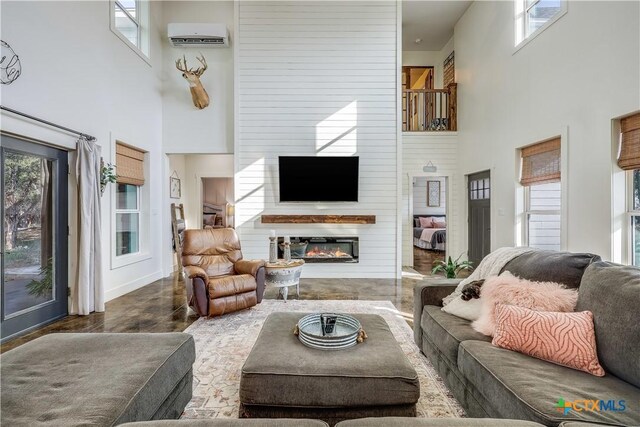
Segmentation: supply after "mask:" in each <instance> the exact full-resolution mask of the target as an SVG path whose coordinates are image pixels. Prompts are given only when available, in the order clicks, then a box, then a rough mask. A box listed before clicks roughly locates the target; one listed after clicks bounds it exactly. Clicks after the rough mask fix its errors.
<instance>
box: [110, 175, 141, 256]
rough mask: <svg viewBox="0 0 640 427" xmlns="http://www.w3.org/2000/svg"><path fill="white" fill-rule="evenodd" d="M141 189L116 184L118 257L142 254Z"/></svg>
mask: <svg viewBox="0 0 640 427" xmlns="http://www.w3.org/2000/svg"><path fill="white" fill-rule="evenodd" d="M140 189H141V187H140V186H138V185H132V184H120V183H118V184H116V256H122V255H129V254H135V253H138V252H140V216H141V215H140Z"/></svg>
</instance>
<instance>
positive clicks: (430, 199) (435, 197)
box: [427, 181, 440, 208]
mask: <svg viewBox="0 0 640 427" xmlns="http://www.w3.org/2000/svg"><path fill="white" fill-rule="evenodd" d="M427 206H428V207H431V208H439V207H440V181H427Z"/></svg>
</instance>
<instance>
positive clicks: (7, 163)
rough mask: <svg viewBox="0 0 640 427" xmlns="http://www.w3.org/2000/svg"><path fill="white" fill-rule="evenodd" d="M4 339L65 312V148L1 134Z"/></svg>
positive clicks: (0, 261)
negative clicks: (60, 148) (61, 148)
mask: <svg viewBox="0 0 640 427" xmlns="http://www.w3.org/2000/svg"><path fill="white" fill-rule="evenodd" d="M0 163H1V165H2V173H1V174H0V189H1V191H2V200H3V202H2V203H1V204H0V205H1V209H0V211H1V212H0V216H1V217H2V222H1V224H0V227H1V228H2V236H3V239H2V246H1V247H2V252H1V257H0V264H1V267H2V275H1V276H0V277H1V279H0V290H1V295H2V301H1V302H2V304H1V307H0V312H1V322H0V330H1V333H0V335H1V339H2V341H4V340H6V339H8V338H10V337H12V336H15V335H18V334H21V333H24V332H26V331H28V330H30V329H33V328H35V327H38V326H41V325H44V324H46V323H49V322H52V321H53V320H56V319H59V318H61V317H64V316H66V315H67V310H68V301H67V287H68V283H67V274H68V260H67V257H68V255H67V234H68V233H67V222H68V216H67V209H68V207H67V197H68V187H67V170H68V165H67V152H66V151H63V150H59V149H56V148H52V147H48V146H44V145H40V144H35V143H32V142H27V141H24V140H21V139H17V138H13V137H9V136H7V135H2V136H1V144H0Z"/></svg>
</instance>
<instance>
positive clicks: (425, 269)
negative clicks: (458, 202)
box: [411, 176, 448, 275]
mask: <svg viewBox="0 0 640 427" xmlns="http://www.w3.org/2000/svg"><path fill="white" fill-rule="evenodd" d="M447 183H448V180H447V178H446V177H444V176H429V177H427V176H415V177H413V178H412V188H411V206H412V212H411V221H412V227H413V228H412V245H413V268H414V270H416V271H417V272H419V273H421V274H425V275H430V274H431V270H432V269H433V266H434V263H435V262H436V261H438V260H443V259H445V256H446V248H447Z"/></svg>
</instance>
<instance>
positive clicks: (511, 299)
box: [471, 271, 578, 336]
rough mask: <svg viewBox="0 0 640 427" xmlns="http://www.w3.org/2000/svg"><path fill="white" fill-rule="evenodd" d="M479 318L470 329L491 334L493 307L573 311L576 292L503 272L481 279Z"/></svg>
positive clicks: (494, 323)
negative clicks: (508, 306) (497, 305)
mask: <svg viewBox="0 0 640 427" xmlns="http://www.w3.org/2000/svg"><path fill="white" fill-rule="evenodd" d="M480 301H481V302H482V307H481V308H480V317H478V320H476V321H474V322H473V323H472V324H471V326H472V327H473V329H475V330H476V331H478V332H480V333H481V334H485V335H490V336H491V335H493V332H494V331H495V328H496V319H495V306H496V304H498V303H500V304H508V305H516V306H518V307H525V308H529V309H531V310H540V311H564V312H566V311H573V309H574V308H575V306H576V302H577V301H578V291H577V290H576V289H567V288H565V287H564V285H561V284H560V283H554V282H532V281H530V280H525V279H521V278H519V277H516V276H514V275H513V274H511V273H510V272H508V271H505V272H504V273H502V274H501V275H499V276H493V277H490V278H488V279H487V280H485V282H484V284H483V285H482V291H481V292H480Z"/></svg>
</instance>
